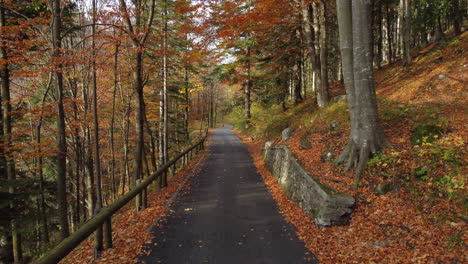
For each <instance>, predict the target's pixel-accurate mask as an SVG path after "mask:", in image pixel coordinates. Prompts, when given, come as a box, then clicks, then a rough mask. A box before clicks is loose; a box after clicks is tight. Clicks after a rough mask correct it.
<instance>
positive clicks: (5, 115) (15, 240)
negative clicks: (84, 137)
mask: <svg viewBox="0 0 468 264" xmlns="http://www.w3.org/2000/svg"><path fill="white" fill-rule="evenodd" d="M2 4H3V1H2ZM5 16H6V14H5V8H3V6H2V7H0V37H1V39H0V41H1V43H0V56H1V64H0V75H1V77H0V79H1V103H2V104H1V108H2V130H3V131H2V132H3V133H2V135H3V144H4V146H5V147H4V148H2V150H3V153H2V154H3V155H2V159H4V161H5V163H4V164H5V165H6V175H7V179H8V180H9V181H10V182H13V181H14V180H15V179H16V169H15V159H14V156H13V153H12V152H11V150H10V149H11V148H12V143H13V142H12V141H13V139H12V118H11V112H12V108H11V96H10V69H9V62H8V60H9V57H8V51H7V45H8V44H7V43H6V40H5V39H4V38H3V36H4V34H6V32H5V27H6V26H7V25H6V17H5ZM2 161H3V160H2ZM2 165H3V164H2ZM9 192H10V193H15V188H14V187H12V186H10V187H9ZM10 209H11V211H12V212H13V211H14V209H15V204H14V203H11V204H10ZM10 232H11V233H10V234H11V238H12V250H13V258H14V262H15V263H22V262H23V253H22V248H21V236H20V234H19V231H18V221H17V219H16V218H15V217H12V218H10Z"/></svg>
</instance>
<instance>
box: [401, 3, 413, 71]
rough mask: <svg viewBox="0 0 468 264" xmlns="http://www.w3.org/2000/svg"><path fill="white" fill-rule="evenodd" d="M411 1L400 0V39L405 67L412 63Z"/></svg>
mask: <svg viewBox="0 0 468 264" xmlns="http://www.w3.org/2000/svg"><path fill="white" fill-rule="evenodd" d="M409 1H410V0H400V24H401V28H400V39H401V47H402V51H403V65H405V66H406V65H408V64H409V63H410V62H411V53H410V52H411V51H410V44H411V5H410V3H409Z"/></svg>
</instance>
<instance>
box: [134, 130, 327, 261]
mask: <svg viewBox="0 0 468 264" xmlns="http://www.w3.org/2000/svg"><path fill="white" fill-rule="evenodd" d="M230 129H231V127H226V128H223V129H219V130H217V131H216V132H214V133H212V136H211V144H210V146H209V153H208V156H207V157H206V160H205V161H204V162H203V164H202V165H201V166H202V169H201V172H200V173H199V175H196V176H194V177H193V178H192V179H191V181H192V187H191V188H190V190H189V191H188V192H186V193H181V194H180V195H178V197H177V198H176V200H175V202H174V203H173V205H172V206H171V209H172V210H173V211H174V212H173V213H172V214H171V215H170V216H169V217H167V218H166V220H165V221H164V222H161V225H159V224H157V225H155V226H154V227H153V229H152V232H153V241H152V243H150V244H147V245H146V246H145V250H146V251H147V252H149V255H145V256H141V257H140V262H141V263H168V264H172V263H177V264H180V263H222V264H229V263H236V264H237V263H268V264H270V263H271V264H274V263H287V264H289V263H291V264H294V263H318V261H316V260H315V258H314V257H313V255H311V254H310V253H308V252H307V250H306V248H305V246H304V244H303V242H301V241H300V240H299V239H298V238H297V236H296V234H295V232H294V227H293V226H292V225H290V224H288V223H286V221H285V220H284V218H283V216H282V215H281V214H280V213H279V210H278V207H277V206H276V204H275V201H274V200H273V198H272V196H271V194H270V193H269V192H268V190H267V187H266V186H265V184H264V183H263V180H262V177H261V176H260V175H259V174H258V173H257V172H256V168H255V166H254V165H253V161H252V158H251V156H250V153H249V152H248V150H247V147H246V146H245V145H244V144H243V143H242V142H241V141H240V139H239V138H238V137H237V136H236V135H235V134H233V133H232V132H231V131H230Z"/></svg>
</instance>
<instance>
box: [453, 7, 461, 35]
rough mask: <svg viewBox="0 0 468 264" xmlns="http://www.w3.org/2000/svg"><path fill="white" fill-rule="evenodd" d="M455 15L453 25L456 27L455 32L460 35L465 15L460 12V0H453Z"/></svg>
mask: <svg viewBox="0 0 468 264" xmlns="http://www.w3.org/2000/svg"><path fill="white" fill-rule="evenodd" d="M453 16H454V20H453V27H454V29H455V34H456V35H460V34H461V28H462V24H463V17H462V14H461V12H460V2H459V0H453Z"/></svg>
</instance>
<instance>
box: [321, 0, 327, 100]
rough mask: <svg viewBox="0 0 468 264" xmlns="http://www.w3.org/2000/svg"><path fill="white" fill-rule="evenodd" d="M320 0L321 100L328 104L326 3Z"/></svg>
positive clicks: (324, 0) (325, 0)
mask: <svg viewBox="0 0 468 264" xmlns="http://www.w3.org/2000/svg"><path fill="white" fill-rule="evenodd" d="M327 1H328V0H322V2H321V7H320V74H321V77H322V80H321V83H322V89H321V93H322V95H321V96H322V99H321V100H326V104H328V47H327V23H328V21H327V4H326V2H327Z"/></svg>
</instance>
